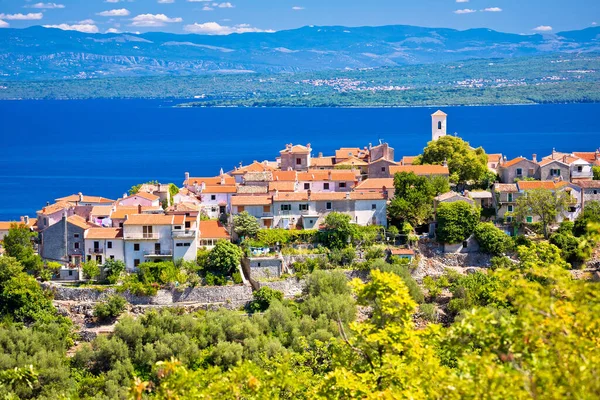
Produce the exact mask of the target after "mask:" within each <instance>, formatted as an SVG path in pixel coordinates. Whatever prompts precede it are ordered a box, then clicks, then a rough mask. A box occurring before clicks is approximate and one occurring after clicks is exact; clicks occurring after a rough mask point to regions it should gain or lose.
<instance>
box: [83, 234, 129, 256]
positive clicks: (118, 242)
mask: <svg viewBox="0 0 600 400" xmlns="http://www.w3.org/2000/svg"><path fill="white" fill-rule="evenodd" d="M84 239H85V244H84V247H85V258H86V260H87V261H90V260H95V261H96V262H97V263H98V265H103V264H104V263H105V262H106V260H109V259H110V260H121V261H125V244H124V241H123V229H121V228H89V229H87V230H86V231H85V233H84Z"/></svg>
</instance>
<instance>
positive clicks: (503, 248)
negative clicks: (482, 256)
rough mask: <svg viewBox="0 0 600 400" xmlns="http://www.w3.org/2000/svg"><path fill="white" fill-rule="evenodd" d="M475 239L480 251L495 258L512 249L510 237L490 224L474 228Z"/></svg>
mask: <svg viewBox="0 0 600 400" xmlns="http://www.w3.org/2000/svg"><path fill="white" fill-rule="evenodd" d="M475 239H476V240H477V243H479V246H480V248H481V250H482V251H484V252H486V253H489V254H492V255H496V256H498V255H502V254H504V253H506V252H507V251H508V250H510V248H511V247H512V240H511V238H510V236H508V235H507V234H506V233H504V232H502V231H501V230H500V229H498V228H496V226H494V224H492V223H491V222H487V223H480V224H478V225H477V227H475Z"/></svg>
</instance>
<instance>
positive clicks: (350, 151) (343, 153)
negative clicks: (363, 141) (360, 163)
mask: <svg viewBox="0 0 600 400" xmlns="http://www.w3.org/2000/svg"><path fill="white" fill-rule="evenodd" d="M361 153H363V156H364V152H363V149H361V148H359V147H341V148H340V149H339V150H336V151H335V158H337V159H341V160H344V159H347V158H351V157H359V155H360V154H361Z"/></svg>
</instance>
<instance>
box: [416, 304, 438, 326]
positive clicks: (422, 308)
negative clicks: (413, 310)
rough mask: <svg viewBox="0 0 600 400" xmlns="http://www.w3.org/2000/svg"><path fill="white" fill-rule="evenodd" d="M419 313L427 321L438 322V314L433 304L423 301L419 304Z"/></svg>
mask: <svg viewBox="0 0 600 400" xmlns="http://www.w3.org/2000/svg"><path fill="white" fill-rule="evenodd" d="M419 313H420V314H421V316H422V317H423V319H425V320H426V321H429V322H438V319H439V316H438V312H437V309H436V307H435V304H431V303H425V304H421V305H419Z"/></svg>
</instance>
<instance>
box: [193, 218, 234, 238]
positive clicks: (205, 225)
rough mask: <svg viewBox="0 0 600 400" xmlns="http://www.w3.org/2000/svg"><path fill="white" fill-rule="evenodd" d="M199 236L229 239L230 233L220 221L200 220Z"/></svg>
mask: <svg viewBox="0 0 600 400" xmlns="http://www.w3.org/2000/svg"><path fill="white" fill-rule="evenodd" d="M199 237H200V238H202V239H207V238H208V239H226V240H229V233H228V232H227V229H225V227H224V226H223V225H221V223H220V222H219V221H212V220H211V221H200V233H199Z"/></svg>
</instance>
